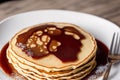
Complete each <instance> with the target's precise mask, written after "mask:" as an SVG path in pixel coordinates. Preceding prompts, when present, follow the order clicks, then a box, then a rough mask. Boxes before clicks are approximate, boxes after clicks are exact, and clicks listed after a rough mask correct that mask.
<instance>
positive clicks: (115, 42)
mask: <svg viewBox="0 0 120 80" xmlns="http://www.w3.org/2000/svg"><path fill="white" fill-rule="evenodd" d="M119 51H120V34H119V33H118V32H114V34H113V38H112V42H111V46H110V51H109V54H108V68H107V70H106V71H105V73H104V76H103V80H107V79H108V76H109V73H110V70H111V66H112V65H113V64H114V63H116V62H117V61H119V60H120V52H119Z"/></svg>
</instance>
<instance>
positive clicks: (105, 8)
mask: <svg viewBox="0 0 120 80" xmlns="http://www.w3.org/2000/svg"><path fill="white" fill-rule="evenodd" d="M43 9H62V10H72V11H78V12H85V13H90V14H94V15H97V16H100V17H103V18H106V19H108V20H110V21H112V22H114V23H116V24H117V25H119V26H120V0H13V1H9V2H6V3H1V4H0V20H2V19H4V18H7V17H8V16H11V15H15V14H18V13H22V12H27V11H31V10H43Z"/></svg>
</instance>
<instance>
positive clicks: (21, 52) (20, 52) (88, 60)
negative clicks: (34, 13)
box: [7, 22, 97, 80]
mask: <svg viewBox="0 0 120 80" xmlns="http://www.w3.org/2000/svg"><path fill="white" fill-rule="evenodd" d="M96 50H97V44H96V41H95V39H94V37H93V36H92V35H90V34H89V33H88V32H86V31H84V30H83V29H81V28H80V27H78V26H76V25H73V24H70V23H60V22H49V23H43V24H38V25H34V26H31V27H27V28H25V29H23V30H21V31H19V32H18V33H16V34H15V36H14V37H13V38H12V39H11V40H10V41H9V47H8V49H7V58H8V61H9V63H10V64H12V66H13V67H14V69H15V70H16V71H17V72H18V73H19V74H21V75H22V76H24V77H25V79H26V80H71V79H72V80H81V79H83V78H84V77H85V76H87V75H88V74H90V72H91V71H92V70H93V69H94V68H95V66H96V60H95V57H96Z"/></svg>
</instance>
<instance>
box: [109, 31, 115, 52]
mask: <svg viewBox="0 0 120 80" xmlns="http://www.w3.org/2000/svg"><path fill="white" fill-rule="evenodd" d="M114 40H115V33H114V34H113V38H112V42H111V46H110V53H113V45H114Z"/></svg>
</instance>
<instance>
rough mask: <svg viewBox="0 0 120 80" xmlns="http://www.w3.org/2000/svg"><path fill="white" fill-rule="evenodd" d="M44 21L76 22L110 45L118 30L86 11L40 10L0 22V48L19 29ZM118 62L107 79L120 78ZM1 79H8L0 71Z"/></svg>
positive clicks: (119, 79)
mask: <svg viewBox="0 0 120 80" xmlns="http://www.w3.org/2000/svg"><path fill="white" fill-rule="evenodd" d="M44 22H69V23H73V24H76V25H78V26H80V27H82V28H83V29H85V30H86V31H88V32H89V33H91V34H93V35H94V36H95V37H96V38H97V39H99V40H101V41H102V42H103V43H105V44H106V45H107V47H108V48H109V47H110V43H111V39H112V34H113V32H117V31H119V32H120V28H119V27H118V26H117V25H115V24H114V23H112V22H110V21H107V20H105V19H103V18H100V17H97V16H93V15H90V14H86V13H80V12H73V11H64V10H40V11H32V12H27V13H22V14H18V15H15V16H11V17H9V18H7V19H4V20H2V21H1V22H0V49H1V48H2V47H3V46H4V45H5V44H6V43H7V42H8V41H9V40H10V39H11V37H12V36H13V35H14V34H15V33H16V32H18V31H19V30H21V29H23V28H25V27H27V26H31V25H35V24H39V23H44ZM119 75H120V64H119V65H117V66H113V67H112V71H111V73H110V77H109V80H120V77H119ZM0 78H2V80H9V79H8V78H7V77H6V75H4V73H3V72H2V71H0Z"/></svg>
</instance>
